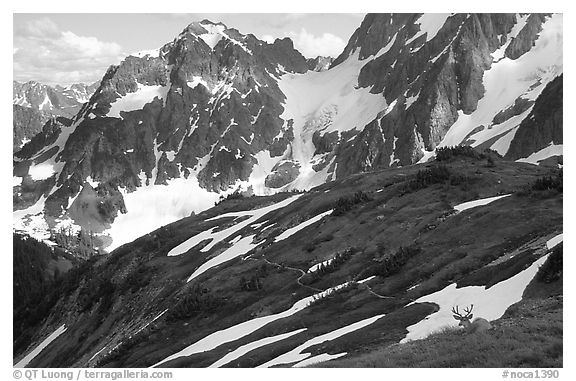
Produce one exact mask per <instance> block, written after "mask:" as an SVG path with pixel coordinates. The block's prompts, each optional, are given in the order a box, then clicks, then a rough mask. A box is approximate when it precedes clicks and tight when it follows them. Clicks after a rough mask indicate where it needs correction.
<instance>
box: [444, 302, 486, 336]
mask: <svg viewBox="0 0 576 381" xmlns="http://www.w3.org/2000/svg"><path fill="white" fill-rule="evenodd" d="M472 308H474V304H471V305H470V307H468V308H465V309H464V313H465V315H462V314H461V313H460V312H458V306H456V307H455V308H454V307H452V313H453V314H454V315H452V316H454V319H456V320H460V324H458V325H459V326H462V327H464V328H465V329H466V330H467V331H468V332H470V333H473V332H483V331H487V330H489V329H490V328H492V324H490V322H489V321H488V320H486V319H484V318H476V319H474V321H472V322H471V321H470V320H471V319H472V317H473V316H474V315H473V314H472Z"/></svg>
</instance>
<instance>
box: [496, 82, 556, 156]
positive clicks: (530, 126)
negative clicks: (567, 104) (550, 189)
mask: <svg viewBox="0 0 576 381" xmlns="http://www.w3.org/2000/svg"><path fill="white" fill-rule="evenodd" d="M563 109H564V107H563V76H562V75H561V76H559V77H557V78H555V79H554V80H553V81H552V82H550V83H549V84H548V85H546V87H545V88H544V90H543V91H542V94H540V96H538V98H537V99H536V103H535V104H534V108H533V109H532V111H531V112H530V114H529V115H528V117H527V118H526V119H524V120H523V121H522V123H521V124H520V127H518V131H517V132H516V135H514V138H513V139H512V142H511V143H510V149H509V150H508V152H507V153H506V158H509V159H513V160H517V159H520V158H525V157H528V156H529V155H530V154H532V153H534V152H538V151H540V150H542V149H544V148H546V147H547V146H548V145H550V144H554V145H560V144H563V141H562V134H563V133H562V126H563V119H562V112H563Z"/></svg>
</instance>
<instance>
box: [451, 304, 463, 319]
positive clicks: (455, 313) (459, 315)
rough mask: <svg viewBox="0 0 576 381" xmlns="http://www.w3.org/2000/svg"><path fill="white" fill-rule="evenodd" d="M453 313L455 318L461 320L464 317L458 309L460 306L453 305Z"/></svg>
mask: <svg viewBox="0 0 576 381" xmlns="http://www.w3.org/2000/svg"><path fill="white" fill-rule="evenodd" d="M452 313H453V314H454V319H456V320H460V319H461V318H463V317H464V316H462V314H461V313H460V312H459V311H458V306H456V307H452Z"/></svg>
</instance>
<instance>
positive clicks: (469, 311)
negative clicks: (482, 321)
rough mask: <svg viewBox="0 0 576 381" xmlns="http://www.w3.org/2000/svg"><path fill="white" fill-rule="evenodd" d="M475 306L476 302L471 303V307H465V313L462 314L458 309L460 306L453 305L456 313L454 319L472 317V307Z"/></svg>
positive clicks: (453, 310)
mask: <svg viewBox="0 0 576 381" xmlns="http://www.w3.org/2000/svg"><path fill="white" fill-rule="evenodd" d="M473 308H474V304H471V305H470V307H466V308H464V314H465V315H462V314H461V313H460V311H458V306H456V307H452V313H453V314H454V319H456V320H464V319H470V318H471V317H472V309H473Z"/></svg>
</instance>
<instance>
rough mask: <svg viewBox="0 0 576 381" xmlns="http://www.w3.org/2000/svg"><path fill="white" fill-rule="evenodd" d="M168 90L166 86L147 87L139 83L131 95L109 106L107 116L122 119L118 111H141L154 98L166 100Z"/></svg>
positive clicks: (128, 94)
mask: <svg viewBox="0 0 576 381" xmlns="http://www.w3.org/2000/svg"><path fill="white" fill-rule="evenodd" d="M168 89H169V87H168V86H160V85H153V86H148V85H142V84H140V83H139V84H138V90H136V91H135V92H133V93H127V94H126V95H124V96H122V97H120V98H118V99H116V101H114V102H112V103H111V104H110V111H108V114H107V116H109V117H113V118H120V119H122V117H121V116H120V111H124V112H128V111H134V110H141V109H142V108H143V107H144V105H145V104H147V103H150V102H152V101H153V100H154V98H158V99H164V98H166V94H167V93H168Z"/></svg>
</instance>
